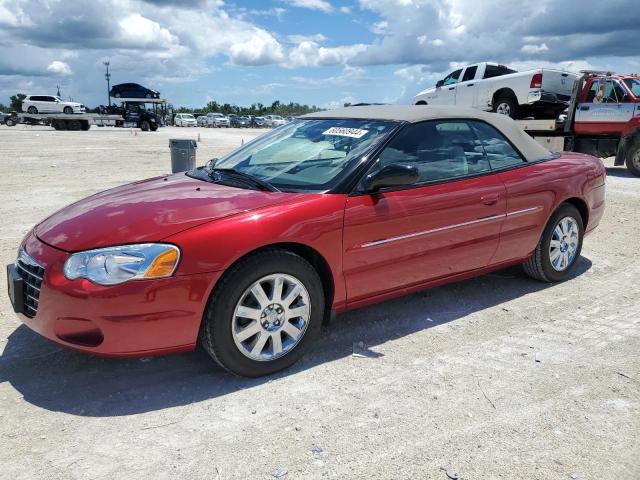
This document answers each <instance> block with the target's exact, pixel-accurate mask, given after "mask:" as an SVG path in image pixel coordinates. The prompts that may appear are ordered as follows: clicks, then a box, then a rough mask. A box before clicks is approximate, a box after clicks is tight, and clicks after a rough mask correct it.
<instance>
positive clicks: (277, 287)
mask: <svg viewBox="0 0 640 480" xmlns="http://www.w3.org/2000/svg"><path fill="white" fill-rule="evenodd" d="M283 286H284V278H282V277H276V279H275V280H274V281H273V293H272V294H271V301H272V302H278V303H279V302H281V301H282V287H283Z"/></svg>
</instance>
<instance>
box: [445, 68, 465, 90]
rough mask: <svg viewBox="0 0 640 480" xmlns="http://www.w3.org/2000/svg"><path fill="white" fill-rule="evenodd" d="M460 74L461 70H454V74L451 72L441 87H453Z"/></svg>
mask: <svg viewBox="0 0 640 480" xmlns="http://www.w3.org/2000/svg"><path fill="white" fill-rule="evenodd" d="M461 73H462V69H460V70H456V71H455V72H451V73H450V74H449V75H447V76H446V77H444V80H443V82H442V85H443V86H444V85H453V84H454V83H458V78H459V77H460V74H461Z"/></svg>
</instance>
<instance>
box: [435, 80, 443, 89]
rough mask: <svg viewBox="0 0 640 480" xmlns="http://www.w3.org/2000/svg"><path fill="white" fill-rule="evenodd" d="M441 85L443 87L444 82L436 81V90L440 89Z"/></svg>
mask: <svg viewBox="0 0 640 480" xmlns="http://www.w3.org/2000/svg"><path fill="white" fill-rule="evenodd" d="M443 85H444V80H438V81H437V82H436V88H440V87H442V86H443Z"/></svg>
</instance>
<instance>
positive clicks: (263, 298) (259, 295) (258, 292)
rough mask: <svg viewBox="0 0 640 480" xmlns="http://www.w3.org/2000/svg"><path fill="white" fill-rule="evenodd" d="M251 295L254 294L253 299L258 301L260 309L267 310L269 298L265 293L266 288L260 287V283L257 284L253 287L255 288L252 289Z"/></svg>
mask: <svg viewBox="0 0 640 480" xmlns="http://www.w3.org/2000/svg"><path fill="white" fill-rule="evenodd" d="M251 293H252V294H253V297H254V298H255V299H256V301H257V302H258V303H259V304H260V307H262V308H266V307H267V305H269V298H268V297H267V294H266V293H264V288H262V285H260V283H258V282H256V283H255V284H254V285H253V287H252V288H251Z"/></svg>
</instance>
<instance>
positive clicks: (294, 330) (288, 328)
mask: <svg viewBox="0 0 640 480" xmlns="http://www.w3.org/2000/svg"><path fill="white" fill-rule="evenodd" d="M282 330H284V332H285V333H286V334H287V335H289V336H290V337H291V338H292V339H293V340H297V339H298V337H299V336H300V333H301V332H302V330H300V329H299V328H298V327H296V326H295V325H294V324H293V323H289V322H285V324H284V327H282Z"/></svg>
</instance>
